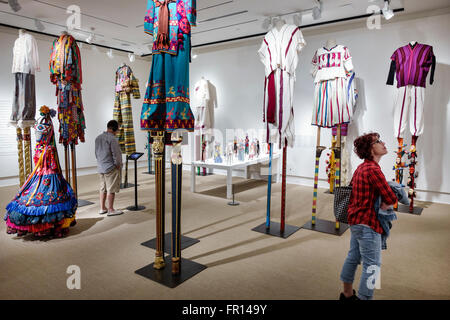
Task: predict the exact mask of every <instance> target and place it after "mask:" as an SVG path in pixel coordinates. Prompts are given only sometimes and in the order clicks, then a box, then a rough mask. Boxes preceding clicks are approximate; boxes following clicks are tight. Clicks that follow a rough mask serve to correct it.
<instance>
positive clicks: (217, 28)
mask: <svg viewBox="0 0 450 320" xmlns="http://www.w3.org/2000/svg"><path fill="white" fill-rule="evenodd" d="M321 1H322V3H323V9H322V18H321V19H319V20H313V18H312V13H311V9H312V8H313V7H314V6H315V4H316V0H197V12H198V14H197V21H198V26H197V27H195V28H194V29H193V31H192V43H193V45H194V46H196V45H202V44H206V43H212V42H217V41H223V40H228V39H234V38H239V37H245V36H250V35H255V34H261V33H264V32H266V30H265V29H263V27H262V24H263V21H264V19H265V18H266V17H269V16H280V15H281V16H282V18H283V19H285V20H286V21H287V22H288V23H293V21H292V17H293V13H295V12H300V11H302V12H303V20H302V24H301V26H306V25H311V24H315V23H321V22H326V21H332V20H337V19H344V18H349V17H354V16H360V15H365V14H367V12H366V10H367V8H368V6H369V5H374V4H375V5H379V6H380V7H382V4H383V1H382V0H321ZM3 2H7V0H0V23H1V24H4V25H10V26H15V27H21V28H25V29H28V30H37V28H36V25H35V19H38V20H39V21H41V22H42V24H43V26H44V27H45V29H44V30H42V32H43V33H47V34H51V35H58V34H60V33H61V31H63V30H65V29H66V20H67V18H68V17H69V14H68V13H66V8H67V7H68V6H70V5H78V6H79V7H80V9H81V14H82V15H81V28H80V29H79V30H73V31H71V33H72V34H73V35H74V37H75V38H76V39H77V40H81V41H85V40H86V38H87V37H88V36H89V34H90V33H94V34H95V38H94V40H93V43H95V44H98V45H103V46H108V47H112V48H115V49H122V50H126V51H131V52H135V53H137V54H148V53H150V52H151V50H150V49H151V43H152V38H151V37H150V36H149V35H147V34H145V33H144V31H143V23H144V15H145V10H146V5H147V0H128V1H125V0H18V2H19V3H20V5H21V7H22V9H21V10H20V11H18V12H14V11H12V10H11V8H10V6H9V5H8V4H7V3H3ZM391 3H392V7H393V8H394V9H395V8H404V9H405V11H404V12H401V13H398V15H400V14H407V13H413V12H417V11H422V10H433V9H440V8H445V7H448V6H450V0H427V1H423V0H392V1H391ZM394 19H395V17H394Z"/></svg>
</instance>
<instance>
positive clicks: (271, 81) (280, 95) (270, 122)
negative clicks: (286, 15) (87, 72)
mask: <svg viewBox="0 0 450 320" xmlns="http://www.w3.org/2000/svg"><path fill="white" fill-rule="evenodd" d="M305 46H306V41H305V39H304V38H303V35H302V32H301V31H300V28H298V27H297V26H295V25H289V24H284V25H283V26H282V27H281V28H280V29H277V28H276V27H274V28H272V30H270V31H269V32H268V33H267V34H266V35H265V37H264V40H263V42H262V44H261V47H260V49H259V50H258V53H259V57H260V60H261V62H262V63H263V64H264V67H265V81H264V104H263V121H264V122H265V124H266V141H267V143H269V146H270V160H269V162H270V167H271V162H272V155H273V150H272V148H273V143H278V144H279V148H283V169H282V170H283V175H282V189H283V190H282V198H281V202H282V203H281V224H280V232H281V233H284V217H285V212H284V211H285V186H286V174H285V173H286V156H287V153H286V148H287V146H290V147H291V148H292V147H293V146H294V139H295V127H294V84H295V79H296V77H295V70H296V68H297V65H298V60H299V59H298V54H299V53H300V51H301V50H302V49H303V48H304V47H305ZM270 182H271V178H270V177H269V185H268V194H267V197H268V198H270V197H271V194H270V191H271V186H270ZM266 221H267V223H266V228H269V227H270V201H269V200H268V207H267V218H266Z"/></svg>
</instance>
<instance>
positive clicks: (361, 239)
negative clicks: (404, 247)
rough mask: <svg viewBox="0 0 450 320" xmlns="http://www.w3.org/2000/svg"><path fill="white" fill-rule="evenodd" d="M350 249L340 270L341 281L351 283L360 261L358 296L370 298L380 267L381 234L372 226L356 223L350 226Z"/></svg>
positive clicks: (363, 298)
mask: <svg viewBox="0 0 450 320" xmlns="http://www.w3.org/2000/svg"><path fill="white" fill-rule="evenodd" d="M350 231H351V239H350V250H349V251H348V256H347V259H345V262H344V266H343V267H342V272H341V281H343V282H346V283H353V281H354V279H355V272H356V268H357V267H358V264H360V263H361V262H362V268H363V269H362V274H361V280H360V282H359V290H358V298H360V299H361V300H371V299H372V297H373V289H374V287H375V281H376V277H377V276H379V274H380V273H379V271H380V267H381V234H379V233H377V232H375V231H374V230H373V229H372V228H370V227H368V226H366V225H362V224H357V225H353V226H350Z"/></svg>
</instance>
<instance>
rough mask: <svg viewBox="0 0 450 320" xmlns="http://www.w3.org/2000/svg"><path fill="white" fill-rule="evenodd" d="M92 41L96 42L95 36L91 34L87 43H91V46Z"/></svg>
mask: <svg viewBox="0 0 450 320" xmlns="http://www.w3.org/2000/svg"><path fill="white" fill-rule="evenodd" d="M92 41H94V34H92V33H91V34H90V35H89V37H87V39H86V42H87V43H89V44H91V43H92Z"/></svg>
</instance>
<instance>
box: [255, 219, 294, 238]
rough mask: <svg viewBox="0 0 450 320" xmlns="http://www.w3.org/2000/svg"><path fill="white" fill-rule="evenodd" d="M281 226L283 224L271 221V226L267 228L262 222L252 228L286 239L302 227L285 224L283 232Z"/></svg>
mask: <svg viewBox="0 0 450 320" xmlns="http://www.w3.org/2000/svg"><path fill="white" fill-rule="evenodd" d="M280 226H281V224H280V223H278V222H272V221H271V222H270V226H269V228H268V229H267V228H266V224H265V223H263V224H260V225H259V226H257V227H255V228H253V229H252V231H256V232H260V233H264V234H268V235H271V236H275V237H280V238H284V239H286V238H287V237H289V236H290V235H292V234H294V233H295V232H296V231H298V230H300V227H296V226H291V225H288V224H285V225H284V232H283V233H281V232H280Z"/></svg>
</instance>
